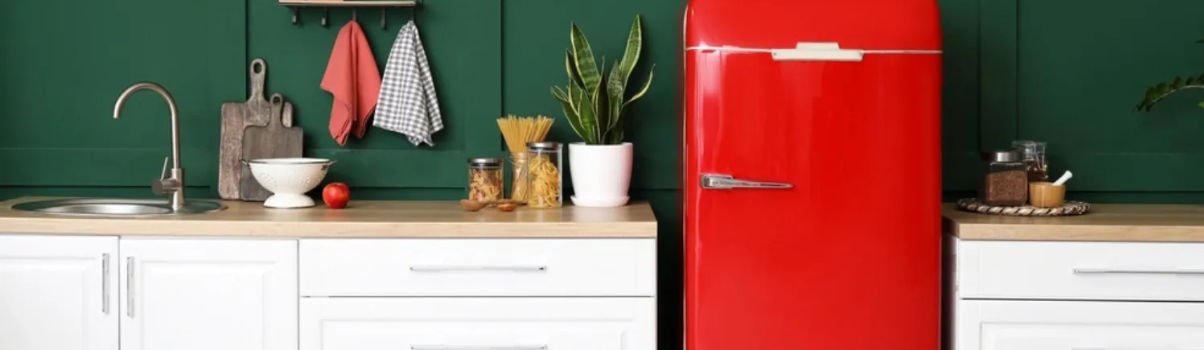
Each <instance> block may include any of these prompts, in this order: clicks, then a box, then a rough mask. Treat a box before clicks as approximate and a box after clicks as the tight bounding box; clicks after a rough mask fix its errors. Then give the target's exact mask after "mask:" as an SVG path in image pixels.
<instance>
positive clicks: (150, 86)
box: [113, 82, 184, 211]
mask: <svg viewBox="0 0 1204 350" xmlns="http://www.w3.org/2000/svg"><path fill="white" fill-rule="evenodd" d="M142 90H150V91H154V92H157V93H159V96H162V97H163V99H164V100H167V108H168V109H170V110H171V172H170V173H167V169H166V167H167V163H166V162H164V164H163V167H164V174H161V175H160V177H159V180H158V181H155V182H154V183H153V184H152V185H151V188H152V190H154V191H155V192H156V193H167V194H169V195H170V197H169V201H170V203H171V209H172V210H175V211H179V210H180V209H181V208H183V207H184V169H183V168H181V167H180V115H179V111H178V110H177V109H176V100H175V98H173V97H172V96H171V93H170V92H168V91H167V89H165V88H163V86H161V85H159V84H155V83H151V82H142V83H137V84H134V85H131V86H130V87H129V88H126V89H125V91H123V92H122V93H121V96H118V97H117V104H116V105H115V106H113V119H120V117H121V109H122V108H123V107H125V102H126V100H127V99H129V98H130V95H133V94H134V93H136V92H138V91H142Z"/></svg>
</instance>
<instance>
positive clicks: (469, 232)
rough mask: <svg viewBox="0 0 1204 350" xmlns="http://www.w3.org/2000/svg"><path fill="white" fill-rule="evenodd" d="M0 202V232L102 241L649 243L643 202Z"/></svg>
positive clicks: (653, 233) (651, 234)
mask: <svg viewBox="0 0 1204 350" xmlns="http://www.w3.org/2000/svg"><path fill="white" fill-rule="evenodd" d="M42 199H48V198H38V197H23V198H17V199H12V200H8V201H3V202H0V234H37V235H105V236H220V237H252V238H271V237H279V238H656V237H657V222H656V218H655V215H654V214H653V212H652V207H651V206H650V205H649V204H648V203H632V204H629V205H627V206H625V207H618V208H583V207H574V206H566V207H564V208H559V209H532V208H527V207H522V208H519V209H518V210H516V211H514V212H510V213H506V212H501V211H498V210H496V209H492V208H487V209H484V210H482V211H480V212H466V211H463V210H462V209H460V207H459V203H457V202H453V201H353V202H352V204H351V206H349V207H348V208H347V209H340V210H331V209H327V208H325V207H323V206H322V205H321V204H319V205H318V206H317V207H313V208H305V209H269V208H264V207H263V206H262V205H261V203H252V202H239V201H222V203H223V204H225V205H226V206H227V208H226V209H225V210H222V211H220V212H216V213H209V214H197V215H179V216H160V217H112V216H108V217H79V216H74V217H69V216H55V215H48V214H40V213H30V212H23V211H17V210H13V209H12V205H14V204H17V203H23V202H27V201H33V200H42Z"/></svg>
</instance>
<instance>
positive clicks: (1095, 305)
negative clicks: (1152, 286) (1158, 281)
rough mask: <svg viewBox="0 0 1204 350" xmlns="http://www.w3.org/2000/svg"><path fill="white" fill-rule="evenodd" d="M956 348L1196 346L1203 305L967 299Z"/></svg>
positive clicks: (1203, 323)
mask: <svg viewBox="0 0 1204 350" xmlns="http://www.w3.org/2000/svg"><path fill="white" fill-rule="evenodd" d="M957 309H958V311H957V314H958V316H957V321H956V322H957V325H956V329H957V330H956V339H957V340H956V343H955V344H956V345H955V349H957V350H1128V349H1141V350H1145V349H1149V350H1155V349H1159V350H1200V349H1204V304H1198V303H1167V302H1098V301H1015V300H968V301H961V302H959V303H958V307H957Z"/></svg>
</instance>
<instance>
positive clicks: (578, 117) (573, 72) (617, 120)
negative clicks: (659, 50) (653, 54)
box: [552, 15, 652, 145]
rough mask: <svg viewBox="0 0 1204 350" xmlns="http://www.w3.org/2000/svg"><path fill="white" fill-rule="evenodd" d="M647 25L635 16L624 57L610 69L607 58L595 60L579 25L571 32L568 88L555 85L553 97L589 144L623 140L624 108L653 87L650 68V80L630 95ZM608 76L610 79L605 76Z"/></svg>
mask: <svg viewBox="0 0 1204 350" xmlns="http://www.w3.org/2000/svg"><path fill="white" fill-rule="evenodd" d="M643 36H644V35H643V28H642V26H641V25H640V16H639V15H636V16H635V21H634V22H632V23H631V30H630V31H628V34H627V48H626V49H625V50H624V52H623V59H622V60H620V61H619V62H617V63H615V64H614V66H612V67H611V68H610V71H609V73H607V71H606V70H604V69H605V67H606V62H605V59H603V60H602V62H601V66H602V68H601V69H600V68H599V62H597V61H596V60H595V59H594V51H593V48H591V47H590V45H589V40H588V39H586V38H585V33H582V32H581V28H578V27H577V25H576V24H573V25H572V28H571V29H570V31H569V41H570V43H571V45H572V46H571V47H570V48H569V49H568V50H566V52H565V56H564V69H565V71H566V72H567V73H568V76H569V82H568V85H567V86H566V87H560V86H555V87H552V96H554V97H555V98H556V100H558V101H560V105H561V109H563V111H564V117H565V119H568V122H569V126H570V127H572V128H573V132H576V133H577V135H578V136H580V137H581V140H582V141H585V143H586V144H589V145H614V144H620V143H622V142H623V137H624V116H625V114H627V113H624V110H625V109H626V108H627V106H629V105H631V103H632V102H635V101H636V100H638V99H640V98H641V97H644V94H647V93H648V88H649V87H651V86H652V72H651V70H649V73H648V80H647V81H645V82H644V85H643V86H642V87H640V89H639V90H637V91H636V93H635V94H633V95H631V96H630V97H628V96H627V83H628V80H629V78H630V77H631V73H632V71H633V70H635V66H636V64H637V63H639V60H640V50H641V48H642V46H643V40H644V39H643ZM603 76H605V77H606V79H603V78H602V77H603Z"/></svg>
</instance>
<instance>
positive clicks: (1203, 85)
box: [1137, 39, 1204, 112]
mask: <svg viewBox="0 0 1204 350" xmlns="http://www.w3.org/2000/svg"><path fill="white" fill-rule="evenodd" d="M1196 42H1197V43H1202V44H1204V39H1201V40H1198V41H1196ZM1191 89H1204V75H1200V76H1195V77H1192V76H1188V77H1175V79H1174V80H1170V81H1165V82H1162V83H1159V84H1157V85H1154V86H1151V87H1149V88H1148V89H1146V91H1145V97H1144V98H1142V99H1141V103H1139V104H1138V105H1137V110H1138V111H1143V112H1149V111H1150V110H1152V109H1154V105H1156V104H1158V102H1159V101H1162V100H1163V99H1165V98H1167V97H1170V96H1171V95H1174V94H1175V93H1177V92H1180V91H1184V90H1191ZM1199 106H1200V108H1204V102H1200V103H1199Z"/></svg>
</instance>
